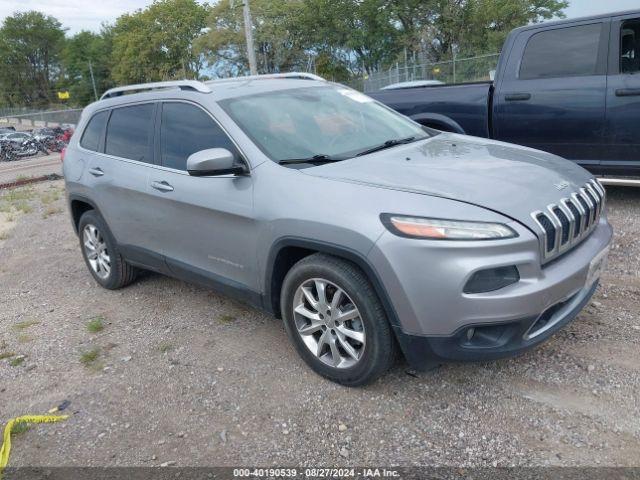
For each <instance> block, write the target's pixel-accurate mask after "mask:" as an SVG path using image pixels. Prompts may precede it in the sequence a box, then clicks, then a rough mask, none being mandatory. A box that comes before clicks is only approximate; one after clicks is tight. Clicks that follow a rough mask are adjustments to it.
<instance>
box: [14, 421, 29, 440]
mask: <svg viewBox="0 0 640 480" xmlns="http://www.w3.org/2000/svg"><path fill="white" fill-rule="evenodd" d="M30 428H31V425H29V424H28V423H27V422H19V423H15V424H14V425H13V428H12V429H11V436H12V437H13V436H14V435H20V434H21V433H25V432H28V431H29V429H30Z"/></svg>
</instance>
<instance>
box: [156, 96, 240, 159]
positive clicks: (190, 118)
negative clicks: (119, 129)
mask: <svg viewBox="0 0 640 480" xmlns="http://www.w3.org/2000/svg"><path fill="white" fill-rule="evenodd" d="M207 148H226V149H227V150H229V151H231V153H233V154H234V156H235V157H236V158H238V157H239V154H238V151H237V149H236V147H235V145H234V144H233V142H232V141H231V140H230V139H229V137H228V136H227V134H226V133H224V131H223V130H222V129H221V128H220V127H219V126H218V124H217V123H216V122H215V121H214V120H213V119H212V118H211V117H210V116H209V115H208V114H207V113H206V112H204V111H203V110H202V109H201V108H199V107H196V106H194V105H190V104H188V103H181V102H166V103H164V104H163V105H162V121H161V127H160V152H161V158H162V165H163V166H165V167H169V168H175V169H177V170H186V169H187V158H188V157H189V155H191V154H192V153H195V152H199V151H200V150H205V149H207Z"/></svg>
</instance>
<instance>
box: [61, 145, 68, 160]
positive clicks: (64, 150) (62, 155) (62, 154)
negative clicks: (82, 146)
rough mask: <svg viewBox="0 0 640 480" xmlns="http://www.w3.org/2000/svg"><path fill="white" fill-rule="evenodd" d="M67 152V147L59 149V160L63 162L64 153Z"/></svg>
mask: <svg viewBox="0 0 640 480" xmlns="http://www.w3.org/2000/svg"><path fill="white" fill-rule="evenodd" d="M65 153H67V149H66V148H63V149H62V150H60V162H61V163H62V162H64V154H65Z"/></svg>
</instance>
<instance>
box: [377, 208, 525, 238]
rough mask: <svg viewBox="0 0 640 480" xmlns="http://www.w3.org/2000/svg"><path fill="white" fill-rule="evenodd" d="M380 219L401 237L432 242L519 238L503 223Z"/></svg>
mask: <svg viewBox="0 0 640 480" xmlns="http://www.w3.org/2000/svg"><path fill="white" fill-rule="evenodd" d="M380 218H381V220H382V223H383V224H384V225H385V226H386V227H387V229H389V231H391V232H392V233H394V234H396V235H399V236H401V237H410V238H428V239H432V240H498V239H504V238H515V237H517V236H518V234H517V233H516V232H515V230H513V229H512V228H510V227H508V226H507V225H504V224H502V223H490V222H467V221H462V220H443V219H441V218H423V217H405V216H402V215H395V214H390V213H383V214H382V215H381V216H380Z"/></svg>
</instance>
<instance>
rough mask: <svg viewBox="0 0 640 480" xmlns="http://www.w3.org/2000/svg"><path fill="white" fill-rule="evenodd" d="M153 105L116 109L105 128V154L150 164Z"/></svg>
mask: <svg viewBox="0 0 640 480" xmlns="http://www.w3.org/2000/svg"><path fill="white" fill-rule="evenodd" d="M153 112H154V105H153V104H151V103H146V104H144V105H134V106H131V107H122V108H116V109H114V110H113V111H112V113H111V118H110V119H109V125H108V126H107V141H106V145H105V152H106V153H108V154H109V155H115V156H116V157H123V158H130V159H131V160H139V161H141V162H147V163H152V155H151V138H152V135H151V133H152V126H153Z"/></svg>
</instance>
